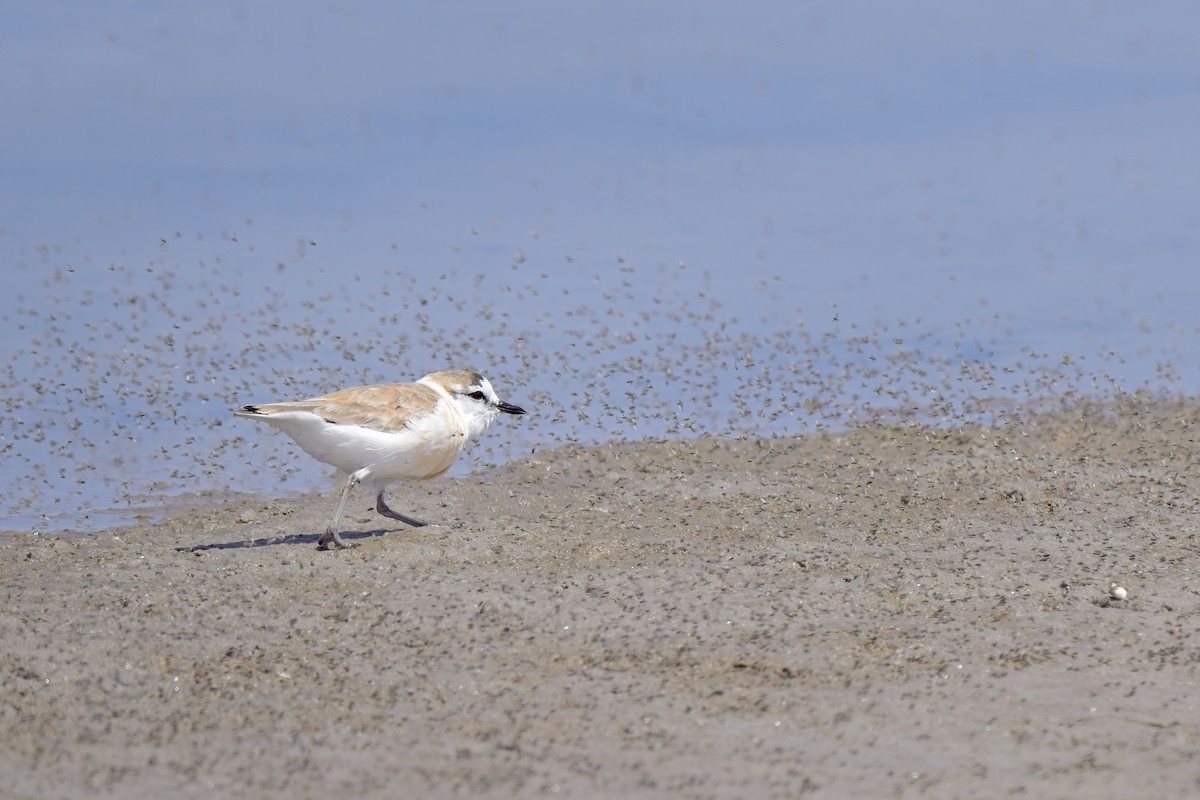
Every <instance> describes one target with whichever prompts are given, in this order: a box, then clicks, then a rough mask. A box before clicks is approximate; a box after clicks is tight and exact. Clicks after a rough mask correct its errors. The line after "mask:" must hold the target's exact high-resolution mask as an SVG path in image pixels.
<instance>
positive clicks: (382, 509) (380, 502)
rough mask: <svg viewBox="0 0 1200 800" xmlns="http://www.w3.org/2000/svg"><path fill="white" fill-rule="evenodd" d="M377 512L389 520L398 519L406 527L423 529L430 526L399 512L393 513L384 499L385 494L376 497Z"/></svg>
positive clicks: (381, 493)
mask: <svg viewBox="0 0 1200 800" xmlns="http://www.w3.org/2000/svg"><path fill="white" fill-rule="evenodd" d="M375 510H376V511H378V512H379V513H380V514H382V515H383V516H385V517H388V518H389V519H398V520H400V521H401V522H403V523H405V524H406V525H412V526H413V527H414V528H421V527H424V526H426V525H428V524H429V523H428V522H422V521H421V520H419V519H415V518H413V517H410V516H407V515H405V514H401V513H400V512H399V511H393V510H392V509H391V508H389V507H388V504H387V501H385V500H384V499H383V492H380V493H379V494H377V495H375Z"/></svg>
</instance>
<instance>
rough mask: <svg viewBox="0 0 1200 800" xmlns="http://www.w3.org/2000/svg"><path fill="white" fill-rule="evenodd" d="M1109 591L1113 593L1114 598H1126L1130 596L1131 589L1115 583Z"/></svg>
mask: <svg viewBox="0 0 1200 800" xmlns="http://www.w3.org/2000/svg"><path fill="white" fill-rule="evenodd" d="M1108 593H1109V594H1110V595H1112V598H1113V599H1114V600H1124V599H1125V598H1126V597H1129V591H1128V590H1127V589H1126V588H1125V587H1124V586H1119V585H1118V584H1116V583H1114V584H1111V585H1110V586H1109V587H1108Z"/></svg>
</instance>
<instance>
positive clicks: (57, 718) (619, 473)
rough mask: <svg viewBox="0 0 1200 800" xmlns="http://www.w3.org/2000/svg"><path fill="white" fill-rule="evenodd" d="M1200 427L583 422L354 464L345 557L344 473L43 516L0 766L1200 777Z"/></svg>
mask: <svg viewBox="0 0 1200 800" xmlns="http://www.w3.org/2000/svg"><path fill="white" fill-rule="evenodd" d="M1197 431H1200V408H1198V407H1196V406H1195V405H1190V404H1189V405H1182V404H1169V403H1146V404H1139V403H1136V402H1132V401H1131V402H1130V403H1129V404H1128V405H1126V406H1123V407H1120V408H1116V409H1113V408H1099V407H1094V408H1081V409H1077V410H1075V411H1073V412H1071V413H1063V414H1054V415H1046V416H1040V417H1037V418H1035V419H1032V420H1029V421H1026V422H1022V423H1013V424H1011V425H1008V426H1006V427H1005V428H1003V429H994V430H984V429H963V430H957V431H953V432H945V431H932V430H927V429H922V428H906V429H894V428H879V427H868V428H862V429H858V430H855V431H852V432H850V433H846V434H840V435H821V436H812V437H807V438H803V439H791V440H771V441H716V440H709V439H701V440H696V441H688V442H672V443H665V444H653V445H628V444H623V445H615V446H610V447H602V448H597V449H581V448H566V449H562V450H557V451H553V452H545V453H541V454H538V455H537V456H535V457H532V458H530V459H528V460H526V461H524V462H519V463H515V464H511V465H509V466H507V467H505V468H504V469H502V470H497V471H495V472H492V473H488V474H475V475H472V476H471V477H469V478H466V479H457V480H444V481H441V482H437V483H433V484H428V485H425V486H418V487H412V488H407V487H402V486H398V487H396V489H395V490H394V491H393V493H392V497H393V498H394V500H395V503H394V504H395V505H396V507H397V508H403V509H405V510H407V511H410V512H411V513H413V514H416V515H418V516H422V517H425V518H427V519H430V520H433V521H436V522H438V523H440V524H438V525H435V526H430V527H427V528H421V529H412V528H397V527H394V526H393V525H392V524H390V522H389V521H387V520H384V519H383V518H381V517H378V516H375V515H374V514H373V512H370V511H368V507H369V505H370V498H367V497H365V496H362V495H359V496H356V497H355V498H353V499H352V503H351V505H352V509H351V510H350V513H348V514H347V516H346V517H345V518H344V526H345V528H346V529H347V530H349V531H350V534H349V537H348V538H351V539H352V540H353V541H356V542H357V543H358V546H357V547H356V548H354V549H352V550H349V551H345V552H328V553H327V552H317V551H316V550H315V549H314V543H315V541H316V537H317V534H318V533H320V531H321V529H322V527H323V525H324V524H325V521H326V520H327V518H328V516H329V515H330V512H331V510H332V505H333V503H334V500H335V497H334V496H333V495H332V494H329V495H324V496H315V497H311V498H303V499H300V500H287V501H280V502H275V501H269V500H266V501H263V500H259V501H251V500H244V499H240V500H237V501H235V502H230V503H228V504H225V505H222V506H220V507H216V508H214V507H209V508H207V509H205V510H200V511H197V512H195V513H193V514H191V515H190V516H188V517H187V518H181V519H177V520H174V521H171V522H166V523H162V524H155V525H146V526H141V527H136V528H131V529H125V530H119V531H112V532H107V533H102V534H97V535H89V536H82V537H72V536H53V537H32V536H22V537H19V538H17V539H16V540H15V541H14V542H13V543H12V544H9V545H7V546H6V547H4V548H3V549H2V550H0V555H2V556H3V558H0V570H2V571H3V580H2V581H0V584H2V585H3V592H4V604H3V611H2V612H0V626H2V631H3V642H4V647H3V653H2V654H0V665H2V668H3V678H4V680H3V688H2V689H0V692H2V693H3V702H0V731H2V734H3V741H4V742H5V747H4V748H3V749H2V751H0V774H3V776H4V784H5V788H4V795H5V796H6V797H10V798H39V800H40V799H42V798H57V797H121V798H158V797H165V796H171V797H201V796H204V797H297V798H310V797H312V798H316V797H329V796H346V797H352V796H353V797H449V796H472V797H535V796H544V795H557V796H568V797H613V798H616V797H651V798H681V797H697V798H701V797H719V798H743V797H799V796H812V797H907V796H930V797H1002V796H1009V795H1019V796H1025V797H1089V798H1104V797H1114V798H1115V797H1182V796H1187V795H1195V794H1198V793H1200V636H1198V635H1197V629H1198V628H1200V613H1198V612H1200V579H1198V578H1197V575H1196V565H1197V551H1196V541H1195V533H1196V524H1197V506H1198V503H1200V494H1198V491H1200V481H1198V479H1197V475H1198V470H1197V468H1198V465H1197V458H1198V453H1200V445H1198V443H1197ZM313 468H314V469H319V468H320V467H318V466H316V465H315V464H314V466H313ZM384 523H388V524H386V525H385V524H384ZM1114 582H1115V583H1118V584H1120V585H1121V586H1124V587H1126V588H1127V590H1128V596H1127V598H1126V599H1124V600H1116V599H1113V598H1112V597H1111V596H1110V585H1111V584H1112V583H1114Z"/></svg>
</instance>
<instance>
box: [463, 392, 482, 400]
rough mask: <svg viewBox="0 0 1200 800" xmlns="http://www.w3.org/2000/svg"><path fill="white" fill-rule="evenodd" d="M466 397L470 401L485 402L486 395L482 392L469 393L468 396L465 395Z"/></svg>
mask: <svg viewBox="0 0 1200 800" xmlns="http://www.w3.org/2000/svg"><path fill="white" fill-rule="evenodd" d="M467 397H469V398H471V399H472V400H486V399H487V395H485V394H484V393H483V392H471V393H470V394H469V395H467Z"/></svg>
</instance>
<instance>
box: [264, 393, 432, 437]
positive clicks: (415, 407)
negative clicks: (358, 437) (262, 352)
mask: <svg viewBox="0 0 1200 800" xmlns="http://www.w3.org/2000/svg"><path fill="white" fill-rule="evenodd" d="M440 399H442V398H441V396H440V395H438V393H437V392H435V391H434V390H433V389H430V388H429V387H428V386H423V385H422V384H419V383H389V384H382V385H379V386H355V387H353V388H350V389H341V390H339V391H336V392H333V393H332V394H327V395H323V396H321V397H313V398H310V399H308V400H296V401H293V402H284V403H264V404H262V405H253V406H247V410H249V411H251V412H252V413H257V414H261V415H264V416H271V415H272V414H280V413H283V412H286V411H308V412H310V413H312V414H316V415H317V416H319V417H321V418H322V419H325V420H328V421H329V422H333V423H336V424H339V425H359V426H361V427H364V428H370V429H371V430H377V431H387V432H392V431H398V430H401V429H403V428H405V427H406V426H407V425H408V423H409V422H410V421H411V420H413V419H414V418H417V417H421V416H424V415H426V414H429V413H431V412H432V411H433V409H434V407H435V406H437V404H438V401H439V400H440Z"/></svg>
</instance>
